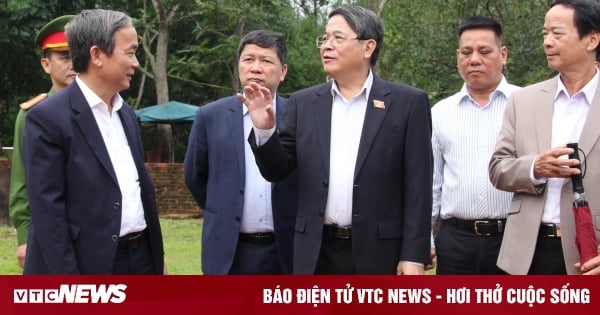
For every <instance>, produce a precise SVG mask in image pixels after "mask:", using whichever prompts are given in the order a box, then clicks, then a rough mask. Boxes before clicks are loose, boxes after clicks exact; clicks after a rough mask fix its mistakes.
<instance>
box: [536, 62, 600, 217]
mask: <svg viewBox="0 0 600 315" xmlns="http://www.w3.org/2000/svg"><path fill="white" fill-rule="evenodd" d="M598 78H599V75H598V72H597V71H596V74H595V75H594V77H593V78H592V80H590V82H588V84H586V85H585V86H584V87H583V88H582V89H581V90H580V91H578V92H577V93H575V94H574V95H573V96H569V93H568V92H567V88H566V87H565V85H564V84H563V82H562V80H561V79H560V76H559V77H558V86H557V89H556V95H555V97H554V111H553V113H552V146H551V147H552V148H555V147H557V146H559V145H562V144H566V143H569V142H579V137H580V136H581V130H582V129H583V124H584V123H585V119H586V118H587V113H588V110H589V109H590V104H592V99H593V98H594V95H596V89H597V87H598V80H599V79H598ZM561 158H565V159H566V158H568V156H566V155H565V156H562V157H561ZM581 158H583V157H582V156H581ZM542 181H543V179H542ZM564 181H565V179H564V178H548V179H547V180H546V189H547V190H548V192H547V195H546V203H545V204H544V213H543V214H542V222H543V223H560V196H561V191H562V186H563V183H564ZM534 183H539V182H537V181H536V182H534Z"/></svg>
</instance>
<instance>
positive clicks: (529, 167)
mask: <svg viewBox="0 0 600 315" xmlns="http://www.w3.org/2000/svg"><path fill="white" fill-rule="evenodd" d="M543 35H544V51H545V53H546V58H547V60H548V66H549V67H550V68H552V69H554V70H556V71H558V72H559V75H558V76H556V77H554V78H552V79H550V80H547V81H544V82H541V83H537V84H534V85H531V86H529V87H526V88H524V89H522V90H520V91H516V92H514V93H513V94H512V95H511V97H510V99H509V101H508V105H507V108H506V112H505V115H504V121H503V125H502V129H501V132H500V136H499V138H498V142H497V144H496V148H495V152H494V153H493V155H492V158H491V161H490V179H491V181H492V183H493V184H494V186H496V187H497V188H499V189H502V190H506V191H512V192H514V193H515V195H514V198H513V200H512V203H511V206H510V208H509V210H508V221H507V227H506V231H505V232H504V238H503V240H502V246H501V249H500V254H499V257H498V266H499V267H500V268H501V269H503V270H505V271H506V272H508V273H510V274H567V273H568V274H580V273H583V274H600V256H596V257H595V258H593V259H591V260H590V261H588V262H586V263H585V264H581V263H579V253H578V251H577V248H576V246H575V220H574V215H573V210H572V206H571V204H572V201H573V197H572V184H571V180H570V177H571V175H574V174H578V173H580V171H579V170H578V169H576V168H570V167H571V166H575V165H577V164H578V163H579V162H578V161H577V160H575V159H568V158H567V155H568V154H570V153H573V150H572V149H570V148H567V147H566V143H569V142H578V143H579V148H580V149H581V150H582V151H583V152H584V153H585V157H586V158H585V162H584V161H583V158H584V156H583V155H581V158H582V163H583V164H584V165H583V168H584V169H585V168H586V167H585V166H587V172H586V174H585V177H584V179H583V184H584V186H585V188H586V190H587V197H588V201H589V204H590V208H591V209H592V219H593V220H594V222H593V224H594V227H595V229H596V238H600V230H599V227H600V185H598V183H599V182H600V171H598V167H597V166H598V165H600V142H599V141H598V140H599V139H600V128H598V126H596V125H595V124H596V123H597V122H596V121H594V119H595V118H596V117H600V89H599V88H598V85H599V82H600V75H599V74H598V71H597V69H596V66H595V60H596V54H597V51H598V49H599V44H600V3H599V2H597V1H591V0H557V1H555V2H554V3H553V4H552V5H551V8H550V10H549V11H548V13H547V14H546V18H545V21H544V28H543Z"/></svg>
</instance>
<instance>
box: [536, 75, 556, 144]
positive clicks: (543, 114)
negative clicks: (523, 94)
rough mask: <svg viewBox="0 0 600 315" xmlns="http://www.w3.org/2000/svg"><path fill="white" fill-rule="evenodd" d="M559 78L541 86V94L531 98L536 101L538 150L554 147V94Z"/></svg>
mask: <svg viewBox="0 0 600 315" xmlns="http://www.w3.org/2000/svg"><path fill="white" fill-rule="evenodd" d="M556 80H557V79H556V78H555V79H551V80H548V81H546V82H547V84H544V85H542V86H541V87H540V94H541V95H535V96H533V98H532V99H531V102H533V103H534V115H533V119H534V121H535V128H536V134H537V136H538V152H546V151H548V150H550V149H551V147H552V113H553V112H554V95H555V94H556V88H557V81H556Z"/></svg>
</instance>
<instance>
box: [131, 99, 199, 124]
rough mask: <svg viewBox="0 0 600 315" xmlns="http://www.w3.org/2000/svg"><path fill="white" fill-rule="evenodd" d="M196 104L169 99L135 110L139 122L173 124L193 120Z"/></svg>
mask: <svg viewBox="0 0 600 315" xmlns="http://www.w3.org/2000/svg"><path fill="white" fill-rule="evenodd" d="M197 110H198V106H195V105H190V104H185V103H180V102H176V101H170V102H167V103H163V104H158V105H153V106H148V107H144V108H141V109H138V110H136V111H135V114H136V115H137V117H138V119H139V120H140V122H153V123H163V124H173V123H179V122H193V121H194V117H195V116H196V111H197Z"/></svg>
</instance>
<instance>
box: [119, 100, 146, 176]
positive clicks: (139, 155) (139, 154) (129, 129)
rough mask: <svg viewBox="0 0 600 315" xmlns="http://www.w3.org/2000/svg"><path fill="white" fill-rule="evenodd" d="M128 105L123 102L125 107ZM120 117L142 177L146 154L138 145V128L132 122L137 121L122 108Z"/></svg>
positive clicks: (130, 149)
mask: <svg viewBox="0 0 600 315" xmlns="http://www.w3.org/2000/svg"><path fill="white" fill-rule="evenodd" d="M125 106H127V105H125V104H123V107H125ZM117 113H118V115H119V118H120V119H121V125H123V130H124V131H125V137H126V138H127V144H128V145H129V151H131V156H132V157H133V161H134V162H135V166H136V168H137V170H138V174H139V175H138V177H140V178H141V174H142V170H143V168H145V165H144V156H143V149H142V148H139V147H138V141H135V139H136V134H135V133H134V130H136V129H135V128H136V127H135V126H133V125H132V124H134V123H136V122H135V121H130V120H129V119H127V117H126V116H125V114H124V109H123V108H121V109H120V110H119V111H118V112H117Z"/></svg>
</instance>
